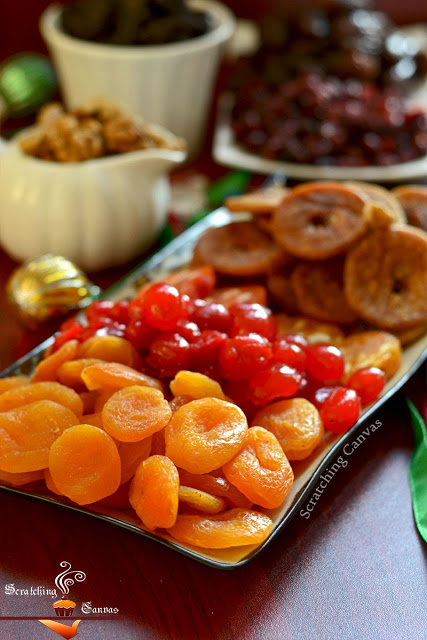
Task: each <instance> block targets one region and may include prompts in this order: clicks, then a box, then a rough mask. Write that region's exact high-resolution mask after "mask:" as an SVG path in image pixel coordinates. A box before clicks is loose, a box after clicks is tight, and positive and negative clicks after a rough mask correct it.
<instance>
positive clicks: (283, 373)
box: [250, 364, 301, 405]
mask: <svg viewBox="0 0 427 640" xmlns="http://www.w3.org/2000/svg"><path fill="white" fill-rule="evenodd" d="M300 384H301V374H300V373H299V372H298V371H297V370H296V369H293V368H291V367H288V366H286V365H283V364H274V365H273V366H272V367H270V368H268V369H267V370H266V371H261V372H260V373H257V374H255V375H254V376H253V378H252V379H251V382H250V388H251V392H252V394H253V401H254V402H255V403H256V404H261V405H265V404H268V403H269V402H273V400H277V399H279V398H290V397H291V396H294V395H295V394H296V393H297V391H298V389H299V388H300Z"/></svg>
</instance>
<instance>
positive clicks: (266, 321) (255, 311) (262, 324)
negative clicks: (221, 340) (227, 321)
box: [230, 303, 277, 342]
mask: <svg viewBox="0 0 427 640" xmlns="http://www.w3.org/2000/svg"><path fill="white" fill-rule="evenodd" d="M230 313H231V315H232V317H233V323H232V326H231V335H232V336H238V335H241V336H247V335H249V334H250V333H257V334H258V335H260V336H264V338H267V340H270V342H271V341H273V340H274V338H275V337H276V333H277V322H276V319H275V317H274V316H273V314H272V312H271V311H270V309H268V308H267V307H264V306H262V305H261V304H247V303H243V304H235V305H233V306H232V307H231V308H230Z"/></svg>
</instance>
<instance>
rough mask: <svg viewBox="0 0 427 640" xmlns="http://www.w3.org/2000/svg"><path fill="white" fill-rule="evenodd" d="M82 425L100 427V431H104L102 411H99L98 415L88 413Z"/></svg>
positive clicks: (83, 418)
mask: <svg viewBox="0 0 427 640" xmlns="http://www.w3.org/2000/svg"><path fill="white" fill-rule="evenodd" d="M82 423H83V424H91V425H92V427H98V429H104V425H103V424H102V413H101V411H97V412H96V413H86V414H85V415H84V416H83V417H82Z"/></svg>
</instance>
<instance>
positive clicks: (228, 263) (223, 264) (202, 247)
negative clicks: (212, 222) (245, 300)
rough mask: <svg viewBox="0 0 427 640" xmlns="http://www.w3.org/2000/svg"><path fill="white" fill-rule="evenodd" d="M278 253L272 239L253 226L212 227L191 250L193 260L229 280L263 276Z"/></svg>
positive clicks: (253, 224)
mask: <svg viewBox="0 0 427 640" xmlns="http://www.w3.org/2000/svg"><path fill="white" fill-rule="evenodd" d="M279 253H280V249H279V247H278V246H277V245H276V244H275V242H274V241H273V240H272V239H271V236H269V235H268V234H266V233H264V232H263V231H261V230H260V229H258V227H257V225H256V224H255V223H254V222H232V223H231V224H227V225H225V226H223V227H212V228H210V229H208V230H207V231H205V233H204V234H203V235H202V237H201V238H200V240H199V241H198V243H197V245H196V248H195V250H194V255H195V258H196V259H198V260H201V261H202V262H206V263H207V264H210V265H212V266H213V267H214V269H215V270H216V271H217V272H218V273H222V274H225V275H230V276H257V275H262V274H264V273H265V272H266V271H268V269H269V267H270V264H271V262H272V261H273V260H274V259H275V258H276V257H277V255H278V254H279Z"/></svg>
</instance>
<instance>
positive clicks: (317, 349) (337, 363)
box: [306, 344, 345, 382]
mask: <svg viewBox="0 0 427 640" xmlns="http://www.w3.org/2000/svg"><path fill="white" fill-rule="evenodd" d="M344 364H345V363H344V356H343V355H342V353H341V351H340V350H339V349H337V347H334V346H332V345H328V344H314V345H311V346H310V347H309V348H308V349H307V364H306V367H307V371H308V373H309V374H310V375H311V376H313V378H316V380H320V381H321V382H334V381H335V380H340V378H342V376H343V374H344Z"/></svg>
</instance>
